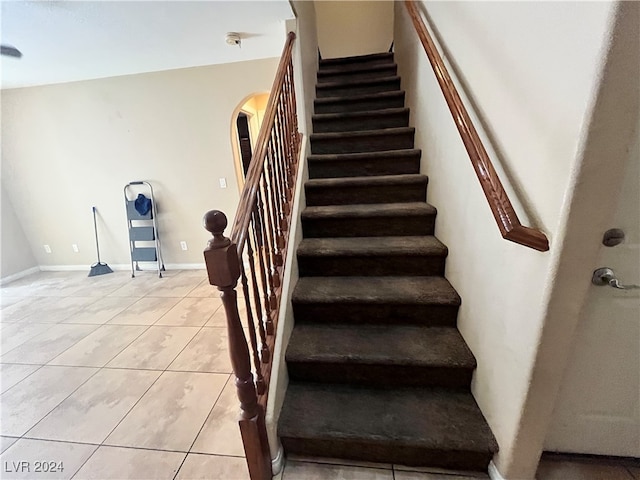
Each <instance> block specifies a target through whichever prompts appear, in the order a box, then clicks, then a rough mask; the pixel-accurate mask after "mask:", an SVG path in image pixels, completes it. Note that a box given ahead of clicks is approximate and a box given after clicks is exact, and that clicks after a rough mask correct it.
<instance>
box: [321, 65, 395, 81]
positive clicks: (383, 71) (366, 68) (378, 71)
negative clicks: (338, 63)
mask: <svg viewBox="0 0 640 480" xmlns="http://www.w3.org/2000/svg"><path fill="white" fill-rule="evenodd" d="M397 73H398V66H397V65H396V64H395V63H393V62H389V63H381V64H379V63H374V64H367V63H363V64H360V65H357V66H356V65H353V66H352V67H351V68H349V69H348V70H345V69H344V67H334V68H328V67H327V68H323V69H319V70H318V75H317V79H318V84H320V83H326V82H331V81H335V80H336V77H340V81H342V80H344V81H345V82H358V81H361V80H362V79H366V78H374V77H389V76H394V75H397ZM332 77H333V78H332Z"/></svg>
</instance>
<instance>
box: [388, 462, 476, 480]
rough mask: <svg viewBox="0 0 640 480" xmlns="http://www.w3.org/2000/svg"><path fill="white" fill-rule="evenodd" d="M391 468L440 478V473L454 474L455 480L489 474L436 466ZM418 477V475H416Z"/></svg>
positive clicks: (397, 466)
mask: <svg viewBox="0 0 640 480" xmlns="http://www.w3.org/2000/svg"><path fill="white" fill-rule="evenodd" d="M393 469H394V470H395V471H396V472H422V473H429V474H431V475H436V477H434V478H438V479H439V478H440V476H442V475H445V476H446V475H449V476H451V475H454V478H455V479H456V480H457V479H458V478H461V479H462V480H466V479H469V478H472V479H474V480H478V479H486V480H488V479H489V474H488V473H487V472H470V471H463V470H448V469H444V468H437V467H409V466H407V465H394V466H393ZM438 475H440V476H438ZM418 478H420V477H418ZM429 478H430V477H425V479H429Z"/></svg>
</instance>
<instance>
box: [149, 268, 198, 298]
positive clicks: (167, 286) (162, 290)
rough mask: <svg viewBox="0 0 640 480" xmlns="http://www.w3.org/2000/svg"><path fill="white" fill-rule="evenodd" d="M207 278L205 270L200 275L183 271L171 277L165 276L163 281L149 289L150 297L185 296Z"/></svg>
mask: <svg viewBox="0 0 640 480" xmlns="http://www.w3.org/2000/svg"><path fill="white" fill-rule="evenodd" d="M205 278H206V274H205V273H204V272H203V273H201V274H198V275H194V274H193V273H185V272H182V273H180V274H179V275H176V276H174V277H170V278H164V279H162V280H164V281H163V282H161V283H159V284H158V285H156V286H155V288H153V290H149V292H148V293H147V295H148V296H150V297H184V296H186V295H187V294H188V293H189V292H190V291H191V290H193V289H194V288H195V287H196V286H197V285H198V284H199V283H201V282H202V280H204V279H205Z"/></svg>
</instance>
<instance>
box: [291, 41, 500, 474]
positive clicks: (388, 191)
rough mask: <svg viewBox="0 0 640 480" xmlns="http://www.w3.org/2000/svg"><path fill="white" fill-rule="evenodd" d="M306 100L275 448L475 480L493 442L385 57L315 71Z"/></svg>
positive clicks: (416, 155)
mask: <svg viewBox="0 0 640 480" xmlns="http://www.w3.org/2000/svg"><path fill="white" fill-rule="evenodd" d="M316 93H317V99H316V101H315V115H314V116H313V127H314V134H313V135H312V136H311V150H312V155H310V156H309V158H308V162H309V164H308V166H309V177H310V180H309V181H308V182H307V183H306V184H305V193H306V201H307V208H306V209H305V210H304V211H303V212H302V218H301V221H302V229H303V236H304V238H303V240H302V242H301V244H300V246H299V248H298V251H297V255H298V265H299V273H300V279H299V281H298V284H297V285H296V287H295V290H294V292H293V298H292V302H293V312H294V318H295V327H294V329H293V333H292V336H291V339H290V342H289V345H288V348H287V351H286V362H287V368H288V371H289V377H290V383H289V387H288V390H287V393H286V398H285V401H284V405H283V408H282V412H281V415H280V420H279V425H278V433H279V436H280V438H281V441H282V444H283V446H284V449H285V451H286V452H287V453H288V454H299V455H304V456H316V457H334V458H343V459H351V460H360V461H371V462H383V463H394V464H403V465H414V466H434V467H441V468H451V469H457V470H485V471H486V469H487V466H488V464H489V461H490V460H491V458H492V456H493V454H494V453H495V452H496V451H497V444H496V441H495V439H494V437H493V435H492V433H491V431H490V429H489V427H488V425H487V423H486V421H485V419H484V417H483V416H482V413H481V412H480V410H479V408H478V406H477V404H476V402H475V400H474V398H473V396H472V395H471V393H470V383H471V376H472V373H473V370H474V369H475V367H476V362H475V358H474V357H473V354H472V353H471V351H470V350H469V348H468V347H467V345H466V343H465V341H464V339H463V338H462V336H461V335H460V333H459V332H458V330H457V328H456V317H457V313H458V308H459V306H460V297H459V296H458V294H457V292H456V291H455V290H454V288H453V287H452V286H451V284H450V283H449V282H448V281H447V280H446V279H445V278H444V269H445V261H446V257H447V253H448V252H447V247H446V246H445V245H443V244H442V243H441V242H440V241H439V240H438V239H437V238H436V237H434V236H433V232H434V223H435V218H436V209H435V208H434V207H433V206H431V205H429V204H428V203H426V201H425V199H426V193H427V181H428V179H427V177H426V176H424V175H420V173H419V171H420V151H419V150H415V149H414V148H413V147H414V144H413V139H414V129H413V128H411V127H409V110H408V109H407V108H404V92H403V91H402V90H400V78H399V77H398V76H397V66H396V64H395V63H394V61H393V54H392V53H381V54H375V55H366V56H360V57H349V58H338V59H328V60H321V61H320V69H319V72H318V84H317V87H316Z"/></svg>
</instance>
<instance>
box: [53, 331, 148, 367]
mask: <svg viewBox="0 0 640 480" xmlns="http://www.w3.org/2000/svg"><path fill="white" fill-rule="evenodd" d="M147 328H149V327H147V326H145V325H102V326H100V327H98V328H97V329H96V330H94V331H93V332H91V333H90V334H89V335H87V336H86V337H84V338H83V339H82V340H80V341H79V342H78V343H76V344H75V345H74V346H73V347H71V348H69V349H68V350H66V351H64V352H62V353H61V354H60V355H58V356H57V357H55V358H54V359H53V360H51V361H50V362H49V365H70V366H85V367H104V366H105V365H106V364H107V362H109V361H110V360H112V359H113V358H114V357H115V356H116V355H118V354H119V353H120V352H122V350H124V349H125V348H126V347H127V346H128V345H129V344H130V343H131V342H133V341H134V340H135V339H136V338H138V337H139V336H140V335H141V334H142V332H144V331H145V330H146V329H147Z"/></svg>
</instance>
